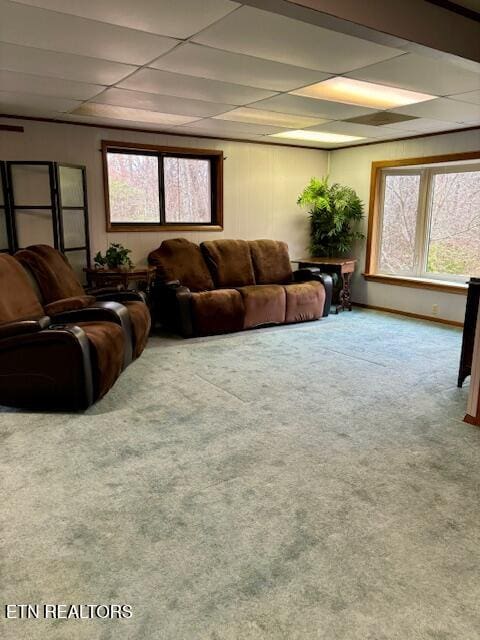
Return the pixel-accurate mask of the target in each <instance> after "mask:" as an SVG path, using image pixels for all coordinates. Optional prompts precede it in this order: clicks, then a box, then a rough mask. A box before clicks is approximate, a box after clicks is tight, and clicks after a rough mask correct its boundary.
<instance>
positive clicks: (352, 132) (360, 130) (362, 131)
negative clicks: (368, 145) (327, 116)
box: [308, 121, 401, 138]
mask: <svg viewBox="0 0 480 640" xmlns="http://www.w3.org/2000/svg"><path fill="white" fill-rule="evenodd" d="M308 130H309V131H326V132H328V133H341V134H345V135H348V136H362V137H364V138H380V137H382V136H387V135H391V136H392V138H393V137H394V136H395V135H396V134H397V133H398V131H397V130H396V129H392V128H391V127H385V126H383V127H373V126H370V125H367V124H355V123H353V122H341V121H335V122H329V123H327V124H325V125H323V124H322V125H315V126H314V127H308ZM400 133H401V132H400Z"/></svg>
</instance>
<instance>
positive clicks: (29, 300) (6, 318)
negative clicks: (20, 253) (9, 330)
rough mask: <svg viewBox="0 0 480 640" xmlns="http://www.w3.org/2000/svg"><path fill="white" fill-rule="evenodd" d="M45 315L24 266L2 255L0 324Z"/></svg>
mask: <svg viewBox="0 0 480 640" xmlns="http://www.w3.org/2000/svg"><path fill="white" fill-rule="evenodd" d="M44 315H45V313H44V311H43V308H42V305H41V304H40V302H39V300H38V298H37V296H36V294H35V291H34V289H33V287H32V286H31V284H30V281H29V279H28V276H27V274H26V273H25V271H24V269H23V268H22V266H21V265H20V264H19V263H18V262H17V261H16V260H15V258H12V256H8V255H4V254H3V255H2V254H0V324H1V323H3V322H14V321H15V320H32V319H34V318H41V317H42V316H44Z"/></svg>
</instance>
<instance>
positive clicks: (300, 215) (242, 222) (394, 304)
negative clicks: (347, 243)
mask: <svg viewBox="0 0 480 640" xmlns="http://www.w3.org/2000/svg"><path fill="white" fill-rule="evenodd" d="M5 123H6V124H14V123H17V124H21V125H23V126H24V127H25V132H24V133H23V134H20V133H9V132H0V159H8V160H27V159H28V160H57V161H62V162H72V163H79V164H85V165H86V166H87V176H88V191H89V193H88V196H89V197H88V200H89V207H90V225H91V244H92V251H94V252H96V251H98V250H102V251H103V250H105V248H106V247H107V244H108V243H109V242H115V241H118V242H122V243H123V244H125V245H126V246H127V247H130V248H131V249H132V250H133V258H134V260H135V261H136V262H137V263H142V262H145V260H146V257H147V254H148V253H149V251H151V250H152V249H153V248H155V247H157V246H158V245H159V244H160V242H161V241H162V240H164V239H166V238H169V237H176V236H178V235H180V234H179V233H178V232H174V233H165V232H141V233H109V234H107V233H106V231H105V212H104V201H103V177H102V162H101V153H100V141H101V140H102V139H107V140H121V141H125V142H138V143H142V142H144V143H150V144H160V145H163V144H165V145H174V146H188V147H204V148H213V149H223V151H224V154H225V157H226V160H225V169H224V170H225V179H224V211H225V221H224V222H225V229H224V231H223V232H185V233H184V234H183V235H184V236H186V237H188V238H189V239H191V240H193V241H197V242H201V241H202V240H207V239H211V238H221V237H225V238H245V239H253V238H261V237H265V238H275V239H279V240H285V241H287V242H288V244H289V246H290V253H291V255H292V257H299V255H300V254H304V253H305V250H306V248H307V246H308V216H307V214H306V213H305V212H304V211H303V210H301V209H300V208H299V207H298V206H297V205H296V199H297V196H298V194H299V193H300V191H301V190H302V188H303V187H304V185H305V184H306V183H307V181H308V180H309V179H310V178H311V177H312V176H314V175H315V176H322V175H324V174H326V173H329V174H330V179H331V180H332V181H338V182H342V183H345V184H348V185H350V186H352V187H353V188H354V189H356V190H357V192H358V193H359V195H360V197H361V198H362V199H363V201H364V202H365V205H366V206H365V209H366V212H367V209H368V198H369V193H370V168H371V163H372V162H373V161H374V160H389V159H394V158H408V157H419V156H429V155H437V154H443V153H456V152H462V151H472V150H476V149H480V132H479V130H476V131H466V132H461V133H455V134H445V135H440V136H432V137H427V138H417V139H414V140H404V141H398V142H385V143H381V144H376V145H370V146H365V147H358V148H352V149H345V150H336V151H332V152H330V153H328V152H325V151H317V150H314V149H298V148H289V147H280V146H278V145H258V144H250V143H239V142H225V141H221V140H205V139H200V138H183V137H175V136H172V135H159V134H153V133H152V134H149V133H137V132H129V131H117V130H112V129H108V128H105V129H102V128H94V127H81V126H75V125H66V124H51V123H41V122H33V121H27V120H25V121H17V122H16V121H14V120H10V119H9V120H5ZM365 228H366V220H365ZM357 255H359V258H360V264H359V268H358V270H357V273H356V274H355V279H354V285H353V286H354V289H353V290H354V299H355V301H357V302H363V303H366V304H370V305H375V306H379V307H387V308H391V309H398V310H400V311H407V312H412V313H418V314H422V315H427V316H431V315H433V314H432V307H433V305H437V306H438V316H437V317H440V318H444V319H447V320H456V321H462V320H463V316H464V311H465V298H464V297H463V296H459V295H453V294H448V293H436V292H433V291H426V290H419V289H409V288H405V287H395V286H392V285H382V284H379V283H375V282H368V283H367V282H366V281H365V280H364V279H363V278H362V276H361V273H362V271H363V270H364V266H365V246H364V243H362V245H361V246H359V247H358V249H357Z"/></svg>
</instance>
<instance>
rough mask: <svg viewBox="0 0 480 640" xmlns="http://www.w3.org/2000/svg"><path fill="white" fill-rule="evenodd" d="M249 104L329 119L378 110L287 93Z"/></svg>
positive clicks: (349, 116) (258, 107)
mask: <svg viewBox="0 0 480 640" xmlns="http://www.w3.org/2000/svg"><path fill="white" fill-rule="evenodd" d="M249 106H250V107H252V108H253V109H266V110H268V111H280V112H282V113H294V114H297V115H302V116H312V117H314V118H317V117H318V118H322V119H327V120H343V119H345V118H354V117H355V116H361V115H364V114H366V113H375V112H376V109H369V108H368V107H354V106H353V105H349V104H342V103H340V102H331V101H327V100H316V99H315V98H303V97H300V96H293V95H287V94H285V95H280V96H274V97H273V98H268V99H266V100H260V101H259V102H255V104H250V105H249Z"/></svg>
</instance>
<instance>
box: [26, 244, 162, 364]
mask: <svg viewBox="0 0 480 640" xmlns="http://www.w3.org/2000/svg"><path fill="white" fill-rule="evenodd" d="M15 258H17V260H19V262H20V263H21V264H22V265H23V267H24V268H25V269H27V270H28V271H29V272H30V273H31V274H32V276H33V277H34V279H35V281H36V283H37V285H38V288H39V290H40V294H41V296H42V299H43V302H44V304H45V305H48V306H49V308H50V310H49V313H50V314H51V315H53V314H55V315H59V316H62V314H63V316H64V317H65V319H66V320H67V321H68V319H67V318H66V315H67V314H68V312H69V311H70V309H71V307H70V308H68V306H69V305H68V303H66V301H69V300H71V299H76V298H83V302H81V303H79V304H81V305H82V306H83V307H89V305H92V304H95V303H97V304H98V303H105V302H108V301H112V302H117V303H120V304H122V305H124V306H125V307H126V309H127V311H128V317H129V319H130V324H131V336H132V349H131V351H132V359H134V360H135V359H136V358H138V357H139V356H140V354H141V353H142V351H143V350H144V348H145V345H146V343H147V340H148V336H149V333H150V324H151V319H150V312H149V310H148V307H147V305H146V304H145V302H144V299H143V297H142V295H141V294H139V293H138V292H136V291H128V290H125V291H119V290H114V289H111V290H103V289H100V290H90V291H88V292H86V291H85V289H84V288H83V286H82V284H81V282H80V281H79V279H78V278H77V276H76V274H75V272H74V270H73V269H72V267H71V266H70V264H69V262H68V260H67V259H66V257H65V256H64V255H63V254H62V253H61V252H60V251H58V250H57V249H54V248H53V247H50V246H48V245H43V244H38V245H32V246H30V247H27V248H26V249H22V250H20V251H18V252H17V253H16V254H15ZM88 294H90V296H89V298H90V300H88V299H86V296H87V295H88ZM64 301H65V302H64ZM55 305H58V309H56V308H55ZM52 307H53V309H54V311H52Z"/></svg>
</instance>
